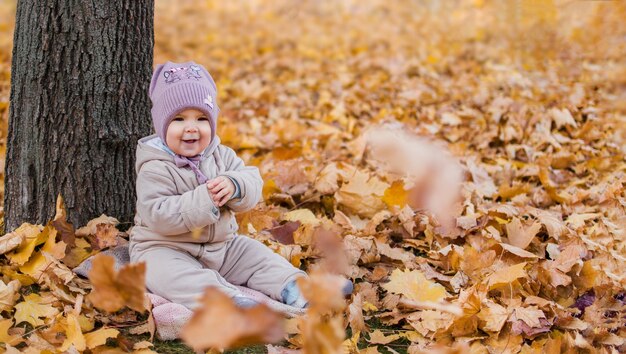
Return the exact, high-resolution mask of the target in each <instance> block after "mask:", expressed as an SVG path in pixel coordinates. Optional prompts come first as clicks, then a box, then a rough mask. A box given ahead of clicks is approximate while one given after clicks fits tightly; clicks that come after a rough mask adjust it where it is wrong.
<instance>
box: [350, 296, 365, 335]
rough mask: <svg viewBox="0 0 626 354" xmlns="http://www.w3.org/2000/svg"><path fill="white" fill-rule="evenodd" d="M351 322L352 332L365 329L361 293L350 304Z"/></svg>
mask: <svg viewBox="0 0 626 354" xmlns="http://www.w3.org/2000/svg"><path fill="white" fill-rule="evenodd" d="M348 309H349V313H350V316H349V322H350V328H352V333H355V332H362V331H365V330H366V329H367V328H366V327H365V320H364V319H363V299H362V296H361V294H357V295H355V296H354V298H353V299H352V303H351V304H350V306H348Z"/></svg>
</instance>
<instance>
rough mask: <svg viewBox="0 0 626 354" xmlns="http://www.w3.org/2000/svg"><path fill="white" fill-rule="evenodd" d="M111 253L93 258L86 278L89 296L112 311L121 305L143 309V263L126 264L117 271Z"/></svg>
mask: <svg viewBox="0 0 626 354" xmlns="http://www.w3.org/2000/svg"><path fill="white" fill-rule="evenodd" d="M114 263H115V260H114V259H113V257H111V256H107V255H103V254H99V255H97V256H96V257H95V258H94V260H93V266H92V268H91V270H90V271H89V280H91V283H92V284H93V288H94V289H93V291H92V292H91V294H89V296H88V298H89V300H91V302H92V303H93V304H94V306H96V307H97V308H99V309H102V310H105V311H108V312H115V311H117V310H120V309H121V308H123V307H124V306H128V307H130V308H131V309H133V310H135V311H138V312H144V311H145V310H146V308H145V298H144V294H145V292H146V286H145V276H146V264H145V263H138V264H128V265H125V266H123V267H122V268H121V269H120V271H119V272H116V271H115V269H114V267H113V264H114Z"/></svg>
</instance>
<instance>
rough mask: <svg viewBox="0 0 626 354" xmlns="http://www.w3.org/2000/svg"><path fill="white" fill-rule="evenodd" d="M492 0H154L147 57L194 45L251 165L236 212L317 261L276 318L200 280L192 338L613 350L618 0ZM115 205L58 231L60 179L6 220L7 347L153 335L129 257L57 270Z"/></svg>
mask: <svg viewBox="0 0 626 354" xmlns="http://www.w3.org/2000/svg"><path fill="white" fill-rule="evenodd" d="M506 3H507V4H505V3H504V2H503V3H502V4H485V3H483V2H481V1H458V2H446V3H445V4H441V3H440V2H436V1H432V2H430V1H424V2H390V1H370V2H367V3H361V2H353V1H347V0H346V1H340V2H332V3H331V2H314V1H303V2H299V3H297V4H296V3H293V2H289V1H284V2H283V1H278V2H273V4H272V5H267V4H265V3H263V2H255V1H252V2H250V1H245V2H243V1H242V2H238V1H229V2H227V3H226V2H217V1H203V2H185V3H182V4H180V3H176V4H175V3H174V2H170V1H160V2H158V3H157V4H156V6H157V7H156V18H155V25H156V33H155V34H156V40H155V62H156V63H160V62H163V61H165V60H173V61H185V60H187V59H189V58H193V59H194V60H196V61H198V62H200V63H202V64H204V65H206V66H207V68H208V69H209V71H210V72H211V73H212V74H213V76H214V77H215V78H216V80H217V85H218V88H219V93H218V98H219V103H220V107H221V109H222V116H221V117H220V118H219V119H220V120H219V122H218V135H219V136H220V137H221V139H222V141H223V143H224V144H226V145H228V146H231V147H233V148H235V149H236V150H237V151H238V153H239V155H240V156H242V158H244V160H246V163H247V164H251V165H256V166H258V167H259V169H260V171H261V173H262V175H263V178H264V181H265V185H264V189H263V197H264V202H263V203H262V204H259V205H258V207H257V208H255V209H254V210H252V211H249V212H246V213H241V214H239V215H237V218H238V221H239V226H240V233H242V234H244V235H247V236H249V237H254V238H256V239H258V240H260V241H262V242H264V243H265V244H266V245H267V246H268V247H270V248H271V249H273V250H275V251H276V252H277V253H279V254H281V255H282V256H284V257H285V258H286V259H288V260H289V261H290V262H291V263H292V264H294V265H295V266H297V267H300V268H302V269H305V270H307V272H309V273H310V274H311V277H310V280H309V281H308V282H304V283H302V284H300V285H301V287H302V288H303V290H304V291H305V294H306V295H307V296H308V297H309V298H310V299H311V306H310V308H309V309H308V311H307V315H306V316H304V317H302V318H297V319H292V320H289V321H286V322H285V321H284V320H283V319H282V318H280V317H277V316H276V315H275V314H274V313H272V312H271V311H269V309H267V308H264V307H259V308H256V309H251V310H240V309H237V308H236V307H234V306H232V304H231V303H230V302H229V300H228V299H225V298H224V297H222V296H220V294H219V293H215V292H211V291H207V293H206V294H205V296H204V297H203V300H202V301H203V303H205V304H206V306H204V307H203V308H202V310H200V311H199V312H198V313H196V314H195V315H194V318H193V319H192V321H190V323H189V325H188V326H187V327H186V328H185V331H184V333H183V338H184V340H185V341H186V343H188V344H189V345H190V346H192V347H194V348H196V349H207V348H209V347H212V348H228V347H232V346H236V345H248V344H251V343H256V342H259V341H260V342H263V341H274V340H277V339H283V338H285V339H286V341H283V342H282V343H280V346H278V347H276V346H269V347H268V351H271V352H286V351H287V350H288V349H286V348H287V347H290V348H300V349H303V350H304V351H305V352H308V353H322V352H323V353H339V352H360V351H366V352H368V353H377V352H379V351H380V352H394V351H408V352H411V353H417V352H428V351H432V352H446V351H448V352H469V351H472V352H480V353H487V352H489V353H492V352H498V353H516V352H520V351H521V352H525V353H530V352H533V353H534V352H537V353H538V352H548V353H559V352H568V351H571V352H575V351H582V350H588V351H598V352H606V353H609V352H616V351H618V352H619V351H624V350H626V344H625V343H624V338H625V337H626V331H625V329H624V328H626V326H625V325H626V292H625V291H624V289H625V288H626V277H625V275H624V274H625V273H624V271H623V269H624V267H625V266H626V262H625V261H626V242H625V240H626V193H625V192H624V186H625V184H626V161H625V159H624V153H625V152H626V149H625V147H624V139H625V138H626V130H625V129H624V126H626V125H625V124H624V123H626V118H625V117H626V116H625V112H626V107H625V106H624V102H626V97H625V96H626V90H624V88H626V81H625V80H626V79H624V78H626V63H624V59H623V58H624V56H623V55H620V53H621V54H623V53H624V49H625V46H626V44H625V43H624V41H623V38H624V35H626V28H624V26H623V24H622V23H623V21H621V19H623V18H624V16H626V5H624V4H623V3H622V2H580V3H576V4H572V3H565V4H560V3H557V4H555V3H554V2H552V1H533V2H524V1H519V2H518V1H512V2H506ZM529 4H530V5H529ZM3 114H4V113H3ZM116 223H117V221H116V220H114V219H112V218H108V217H105V216H103V217H101V218H98V219H95V220H92V222H90V223H89V224H88V225H86V226H85V227H83V228H79V229H78V230H76V231H74V228H73V227H72V226H71V225H68V224H67V223H66V222H65V216H64V211H63V207H62V201H61V200H59V203H58V205H57V217H55V219H54V220H53V221H51V222H50V223H49V224H48V225H45V226H43V225H27V224H25V225H23V226H22V227H21V228H20V229H18V230H16V231H15V232H13V233H11V234H9V235H7V236H4V237H3V238H2V239H0V251H1V252H0V253H3V254H4V255H5V256H4V257H5V258H3V259H2V268H1V269H2V270H1V273H2V283H0V306H2V307H1V311H2V312H1V313H2V316H3V320H2V322H0V342H4V343H6V344H5V348H7V350H13V351H14V352H15V350H18V349H9V348H19V350H21V351H22V352H28V351H29V350H30V351H33V352H39V351H41V350H49V351H50V352H55V351H58V350H60V351H64V350H74V349H75V350H79V351H80V350H91V351H92V352H103V351H106V350H111V348H112V347H116V348H121V349H122V350H125V351H133V350H134V351H137V352H149V351H150V349H149V348H150V342H149V341H148V342H146V341H136V340H134V338H133V337H132V335H133V334H140V333H149V334H150V333H154V324H153V321H152V319H151V316H150V305H149V303H147V302H146V301H145V297H144V296H143V288H142V285H143V282H142V281H141V279H142V274H143V273H142V268H141V266H139V265H134V266H130V267H128V268H124V269H122V270H121V271H119V272H118V271H115V270H113V267H112V264H111V262H110V260H107V259H106V258H104V257H102V258H96V259H97V262H96V261H94V271H92V273H90V280H89V281H87V280H85V279H81V278H79V277H77V276H76V275H74V274H73V273H72V272H71V271H70V268H72V267H74V266H76V265H77V264H79V263H80V262H81V261H82V260H84V259H85V258H87V257H88V256H90V255H94V254H97V253H98V252H100V251H101V250H103V249H106V248H108V247H112V246H113V245H116V244H118V243H120V242H122V243H123V242H124V240H125V238H126V237H127V236H126V235H125V233H122V232H119V231H118V230H117V229H116V228H115V225H116ZM244 237H245V236H244ZM335 274H341V275H344V276H347V277H349V278H351V279H352V280H354V282H355V291H354V294H353V295H352V297H351V298H350V299H349V300H348V301H347V302H345V301H343V299H342V298H341V296H340V294H338V288H339V287H338V285H337V284H338V280H337V277H336V276H335ZM128 279H132V281H128ZM216 319H219V321H216ZM225 321H227V322H225ZM224 323H231V324H233V325H232V326H229V328H237V329H236V330H232V331H229V332H228V333H225V332H223V331H220V329H222V328H225V327H226V326H224ZM239 323H246V324H248V326H240V327H237V326H236V324H239ZM121 328H124V331H122V332H120V329H121ZM346 333H348V334H349V335H346ZM72 348H74V349H72ZM444 348H445V349H444Z"/></svg>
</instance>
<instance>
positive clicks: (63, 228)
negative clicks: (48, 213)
mask: <svg viewBox="0 0 626 354" xmlns="http://www.w3.org/2000/svg"><path fill="white" fill-rule="evenodd" d="M50 223H51V224H52V226H53V227H54V228H55V229H56V230H57V231H58V232H59V234H60V235H61V241H63V242H65V244H66V245H68V246H69V247H70V248H71V247H74V239H75V238H76V236H75V235H74V225H72V223H70V222H68V221H67V211H66V210H65V203H64V202H63V197H61V195H60V194H59V195H58V196H57V202H56V214H55V215H54V219H53V220H52V221H51V222H50Z"/></svg>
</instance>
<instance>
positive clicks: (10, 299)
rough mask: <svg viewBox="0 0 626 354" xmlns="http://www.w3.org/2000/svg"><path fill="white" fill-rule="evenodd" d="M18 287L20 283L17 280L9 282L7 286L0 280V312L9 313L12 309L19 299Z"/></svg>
mask: <svg viewBox="0 0 626 354" xmlns="http://www.w3.org/2000/svg"><path fill="white" fill-rule="evenodd" d="M20 286H21V283H20V281H19V280H17V279H15V280H11V281H10V282H8V283H7V284H5V283H4V281H2V279H0V312H2V311H9V310H11V309H12V308H13V305H15V302H16V301H17V299H19V297H20V294H19V293H18V290H19V289H20Z"/></svg>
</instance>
